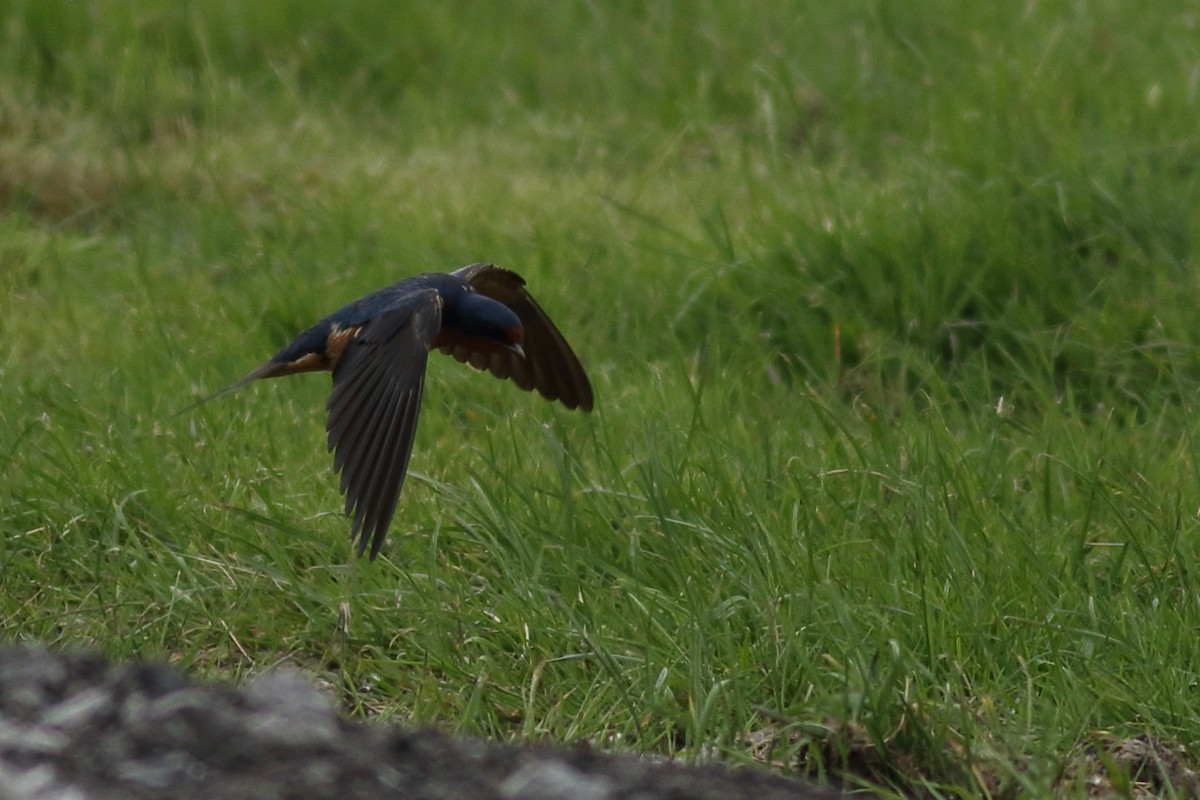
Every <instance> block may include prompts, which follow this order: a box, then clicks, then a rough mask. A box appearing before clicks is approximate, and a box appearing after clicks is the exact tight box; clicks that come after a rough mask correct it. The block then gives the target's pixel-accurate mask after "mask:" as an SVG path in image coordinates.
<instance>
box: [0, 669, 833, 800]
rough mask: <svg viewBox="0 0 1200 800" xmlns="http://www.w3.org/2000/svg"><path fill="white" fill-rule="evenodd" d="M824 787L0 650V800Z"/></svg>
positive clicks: (576, 798) (644, 797) (718, 792)
mask: <svg viewBox="0 0 1200 800" xmlns="http://www.w3.org/2000/svg"><path fill="white" fill-rule="evenodd" d="M834 796H836V795H834V794H833V793H830V792H828V791H826V790H823V789H820V788H814V787H813V786H811V785H810V784H805V783H800V782H798V781H794V780H789V779H786V778H783V777H780V776H777V775H773V774H771V773H769V772H766V771H759V770H752V769H742V770H727V769H724V768H721V767H719V766H716V765H710V766H703V767H694V768H690V767H686V766H683V765H679V764H669V763H667V764H663V763H652V762H649V761H646V760H643V759H639V758H636V757H634V756H615V755H608V754H603V753H597V752H595V751H593V750H591V749H589V748H586V747H575V748H552V747H547V746H530V747H516V746H508V745H496V744H490V743H487V742H481V741H476V740H468V739H457V738H451V737H449V736H447V735H445V734H443V733H440V732H436V731H428V730H423V731H411V730H403V729H399V728H395V727H388V726H382V725H378V726H377V725H364V724H358V723H353V722H349V721H347V720H344V719H341V718H340V717H338V716H337V715H336V714H335V713H334V711H333V709H332V708H331V706H330V704H329V702H328V700H327V699H326V697H325V696H324V695H322V694H321V693H320V692H318V691H317V690H316V689H314V688H313V687H312V686H311V685H310V684H309V683H308V682H307V681H305V680H304V679H302V678H301V677H299V676H298V675H296V674H293V673H286V672H280V673H274V674H269V675H265V676H263V677H260V678H258V679H257V680H255V681H252V682H251V683H248V684H247V685H245V686H243V687H238V688H232V687H227V686H197V685H195V684H193V683H192V682H191V681H189V680H188V679H187V678H186V677H184V676H183V675H182V674H181V673H179V672H178V671H176V670H174V669H170V668H167V667H163V666H158V665H143V664H129V665H120V664H113V663H111V662H109V661H107V660H105V659H103V658H99V657H96V656H88V655H78V654H61V653H51V652H48V651H46V650H43V649H38V648H30V647H7V648H0V800H34V799H35V798H36V799H37V800H43V799H45V800H49V798H71V800H107V799H108V798H113V799H114V800H115V799H116V798H123V799H124V800H139V798H155V799H156V800H190V798H205V800H216V799H219V798H250V797H253V798H304V799H305V800H320V799H321V798H338V800H357V798H363V799H364V800H366V798H371V799H372V800H377V799H378V798H387V797H403V798H408V799H409V800H440V799H441V798H479V799H480V800H487V799H488V798H498V799H499V798H508V799H510V800H515V799H517V798H521V799H523V800H549V799H550V798H572V800H618V799H619V798H630V800H632V798H637V800H661V799H664V798H680V800H682V798H701V799H702V800H703V799H704V798H713V799H714V800H715V798H746V799H747V800H751V798H752V799H753V800H776V799H777V798H778V799H779V800H782V799H783V798H790V799H791V800H796V799H797V798H812V799H813V800H817V799H819V798H829V797H834Z"/></svg>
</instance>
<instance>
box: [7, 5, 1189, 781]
mask: <svg viewBox="0 0 1200 800" xmlns="http://www.w3.org/2000/svg"><path fill="white" fill-rule="evenodd" d="M1158 10H1159V11H1160V12H1161V13H1153V12H1152V11H1145V10H1131V9H1128V8H1126V7H1125V6H1124V5H1122V4H1118V3H1091V4H1081V5H1078V6H1076V7H1073V9H1072V10H1070V11H1060V10H1058V9H1054V8H1051V7H1050V6H1048V5H1037V6H1031V7H1028V8H1025V9H1009V8H1006V7H997V8H994V9H992V8H988V9H984V8H980V9H973V10H970V11H967V10H963V9H960V8H958V7H953V8H952V7H951V6H950V4H937V3H935V4H928V5H926V6H923V7H922V8H920V9H907V10H906V11H905V12H904V13H903V14H900V13H898V12H897V11H896V9H895V8H893V7H892V6H891V5H889V4H886V3H864V4H861V5H855V6H852V7H851V6H836V5H829V4H827V5H823V6H812V7H805V8H802V9H801V11H800V13H795V12H794V11H792V10H789V9H787V8H785V7H784V6H779V7H775V6H766V5H763V6H760V7H757V8H756V11H757V13H744V12H743V11H741V10H738V9H734V8H733V7H726V6H724V5H721V4H716V3H710V4H697V5H695V6H694V7H691V6H689V7H688V10H686V11H685V10H684V7H681V6H666V5H660V4H655V5H649V6H645V7H641V6H635V5H629V6H613V7H598V6H587V5H582V4H579V5H575V4H556V5H553V6H549V7H541V6H538V7H536V8H535V7H532V6H529V7H526V6H518V7H514V9H513V10H510V9H508V8H507V7H504V6H498V5H497V6H493V5H491V4H463V5H457V4H431V5H428V6H412V7H406V10H404V11H403V12H394V11H393V10H392V9H391V6H387V7H384V6H382V5H378V4H370V3H354V4H345V3H336V4H335V3H330V4H320V3H317V4H304V5H303V6H297V5H285V4H274V3H258V4H253V5H251V6H245V7H243V5H237V4H232V3H206V4H203V5H200V4H194V5H186V4H185V5H179V4H166V3H154V2H143V3H132V4H115V3H113V4H108V3H99V4H96V5H94V6H92V7H90V8H82V7H76V6H61V5H59V6H55V5H54V4H41V3H25V4H22V3H17V4H14V5H13V6H11V8H10V10H9V11H8V12H7V19H6V25H5V27H4V34H3V35H4V45H5V46H4V47H3V48H0V52H3V53H4V55H3V56H2V57H0V104H2V107H3V108H4V110H5V113H4V122H3V126H4V133H5V136H4V141H3V144H2V145H0V148H3V149H2V153H0V154H2V155H3V159H2V163H3V166H2V167H0V203H2V204H3V207H4V209H5V212H6V213H5V214H4V216H3V217H2V218H0V254H2V256H3V258H2V259H0V285H2V286H3V288H4V290H5V293H4V296H5V297H6V303H5V306H4V308H3V309H0V334H2V340H3V342H4V349H3V350H2V351H0V380H3V382H4V385H5V387H6V390H7V392H8V393H9V398H10V399H9V402H7V403H6V404H5V405H4V406H3V407H2V408H0V421H2V422H3V425H0V485H2V488H0V498H3V499H2V500H0V526H2V527H0V530H2V531H3V533H4V548H3V552H2V553H0V568H2V569H3V574H4V587H5V592H4V595H3V596H4V600H3V605H0V621H2V622H3V625H4V629H5V630H6V631H8V632H9V636H10V637H11V638H38V639H44V640H49V641H52V642H55V643H59V644H63V645H83V644H86V645H91V646H96V647H99V648H101V649H103V650H104V651H106V652H108V653H109V654H111V655H115V656H134V655H138V656H145V657H156V656H165V657H168V658H171V659H172V660H175V661H179V662H182V663H184V664H187V665H189V666H191V667H194V668H195V669H197V670H199V671H201V672H204V673H207V674H211V675H232V676H242V675H245V674H247V673H250V672H255V671H258V670H261V669H264V668H266V667H267V666H269V665H271V664H273V663H275V662H277V661H280V660H290V661H294V662H297V663H300V664H302V665H305V666H306V667H308V668H311V669H312V670H313V671H314V672H317V673H319V674H321V675H323V676H325V677H327V678H329V679H331V680H333V681H334V682H335V683H336V684H337V685H338V686H339V688H340V689H341V691H342V696H343V697H344V698H345V701H346V703H347V705H348V706H350V707H351V708H353V709H355V710H356V711H357V712H361V713H364V714H371V715H377V716H380V717H385V718H390V717H398V718H401V719H412V720H418V721H422V722H434V723H437V724H441V725H445V726H448V727H452V728H454V729H456V730H461V731H464V732H472V733H483V734H486V735H489V736H494V737H498V738H509V737H526V738H553V739H561V740H573V739H580V738H582V739H588V740H591V741H594V742H597V743H601V744H604V745H606V746H615V747H629V748H636V749H639V750H643V751H661V752H668V753H675V754H682V755H686V756H688V757H697V758H698V757H707V756H708V755H712V754H719V755H721V756H722V757H725V758H729V759H732V760H739V759H749V758H752V757H753V758H760V759H761V758H765V759H768V760H772V761H774V762H777V763H780V764H789V765H791V768H796V769H804V770H807V771H812V772H816V773H820V774H824V775H827V776H837V775H841V774H843V773H845V772H847V771H848V772H850V773H851V774H854V773H856V772H857V774H859V775H860V776H862V777H863V779H864V780H868V781H870V782H871V783H872V784H876V785H879V784H884V785H890V786H893V787H894V788H895V789H896V790H897V791H903V792H910V791H915V790H917V789H922V790H924V791H928V792H941V793H943V794H955V793H958V794H967V793H981V792H990V793H993V794H1001V795H1003V794H1006V793H1007V794H1019V793H1020V792H1022V791H1024V792H1028V793H1031V794H1035V795H1036V794H1045V793H1046V792H1048V791H1050V790H1051V788H1052V787H1054V786H1059V788H1060V789H1061V791H1063V792H1064V793H1071V791H1073V790H1074V789H1075V788H1077V787H1075V785H1074V784H1073V783H1071V781H1070V780H1069V779H1064V778H1063V776H1064V775H1069V769H1068V765H1069V763H1070V762H1071V759H1072V758H1073V753H1075V752H1076V748H1077V747H1078V746H1079V745H1080V743H1082V742H1090V741H1092V740H1093V739H1094V736H1095V734H1096V733H1097V732H1115V735H1118V736H1120V735H1134V734H1140V733H1143V732H1150V733H1152V734H1154V735H1155V736H1158V737H1161V738H1163V739H1165V740H1168V741H1172V742H1177V743H1179V744H1182V745H1184V746H1191V745H1193V744H1194V741H1195V738H1196V735H1197V722H1196V721H1197V708H1196V704H1195V702H1194V700H1193V699H1192V695H1193V694H1194V692H1192V691H1190V690H1191V688H1192V687H1193V686H1194V682H1195V669H1194V664H1195V663H1197V656H1198V655H1200V654H1198V653H1197V652H1196V649H1197V645H1196V643H1195V637H1194V635H1193V632H1194V631H1195V629H1196V625H1197V619H1196V603H1195V597H1196V594H1195V587H1194V586H1193V576H1192V572H1191V568H1190V565H1191V564H1192V563H1195V562H1196V556H1197V552H1196V545H1195V543H1194V539H1195V537H1194V535H1193V534H1194V528H1195V509H1196V508H1198V507H1200V491H1198V490H1200V486H1198V478H1197V468H1196V465H1197V458H1196V453H1197V448H1196V444H1195V425H1194V424H1193V422H1192V420H1191V415H1190V414H1189V410H1190V406H1191V404H1192V403H1193V402H1194V400H1195V397H1196V393H1197V373H1198V371H1197V366H1198V365H1197V356H1196V353H1197V348H1196V341H1195V334H1194V333H1193V330H1194V325H1192V317H1193V314H1192V309H1193V308H1194V306H1195V297H1196V290H1197V287H1196V282H1195V275H1194V270H1193V266H1194V265H1193V263H1192V261H1193V259H1192V256H1191V252H1192V248H1193V244H1194V241H1195V236H1196V219H1195V214H1194V209H1195V208H1196V205H1197V204H1196V200H1197V188H1198V187H1197V183H1196V177H1195V173H1194V169H1193V168H1192V164H1194V162H1195V160H1196V155H1197V152H1196V151H1197V145H1198V142H1197V139H1196V136H1195V133H1194V130H1193V128H1194V117H1195V107H1196V102H1197V98H1196V88H1195V81H1194V72H1195V69H1196V66H1195V65H1196V64H1197V63H1198V62H1197V57H1198V53H1197V48H1196V46H1195V45H1194V44H1193V43H1191V41H1190V39H1188V37H1186V36H1184V35H1180V34H1179V33H1178V32H1177V29H1179V26H1183V28H1184V29H1186V26H1187V25H1188V24H1189V22H1188V20H1189V19H1191V17H1189V16H1188V15H1189V14H1192V15H1193V16H1194V13H1195V10H1194V9H1190V10H1189V9H1188V8H1183V9H1179V8H1178V7H1176V6H1173V5H1172V6H1169V7H1168V6H1167V5H1165V4H1164V5H1163V6H1162V8H1160V9H1158ZM60 18H61V20H62V22H61V24H60V23H59V22H58V21H57V20H59V19H60ZM52 21H54V24H51V22H52ZM1191 24H1194V20H1192V23H1191ZM1151 43H1157V44H1151ZM479 259H487V260H495V261H497V262H499V263H502V264H506V265H508V266H511V267H514V268H516V269H518V270H519V271H521V272H522V273H523V274H525V275H526V277H528V278H529V280H530V285H531V287H533V288H534V290H535V291H536V293H537V296H538V297H539V299H540V300H541V301H542V302H543V305H545V307H546V308H547V309H548V310H549V311H550V313H551V314H552V315H553V316H554V318H555V319H556V320H557V321H559V323H560V324H561V327H562V328H563V330H564V331H566V332H567V333H568V335H569V336H570V338H571V339H572V341H573V342H574V343H575V345H576V346H577V348H578V349H579V351H580V352H581V354H582V355H583V357H584V360H585V363H586V364H587V366H588V367H589V370H590V372H591V374H592V375H593V378H594V380H595V383H596V384H597V393H598V400H599V402H598V411H597V413H596V414H595V415H593V416H592V417H590V418H584V417H582V416H578V415H571V414H567V413H563V412H560V411H558V410H557V409H554V408H552V407H549V406H548V405H546V404H544V403H541V402H540V401H539V400H537V399H536V398H530V397H525V396H522V395H520V393H518V392H515V391H514V390H513V389H512V388H511V387H506V386H502V385H499V384H497V383H496V382H494V381H491V380H489V379H486V378H483V377H481V376H478V375H474V374H470V372H469V371H467V370H464V369H462V368H461V367H460V366H458V365H455V364H452V363H444V360H436V361H435V363H433V364H431V366H430V380H429V388H428V390H427V396H426V399H425V416H424V418H423V420H422V425H421V432H420V435H419V441H418V444H417V449H416V451H415V454H414V462H413V467H414V475H413V476H411V477H410V482H409V485H408V487H407V488H406V491H405V495H404V498H403V500H402V506H401V511H400V514H399V516H398V518H397V521H396V523H395V525H394V528H393V535H392V541H391V544H390V547H389V549H388V550H387V551H386V554H385V556H384V558H383V559H381V560H380V562H378V563H376V564H374V565H370V566H368V565H366V564H358V563H355V562H353V561H352V560H351V558H350V548H349V543H348V541H347V540H346V538H345V537H346V531H347V524H346V521H345V520H344V519H343V518H342V517H341V516H340V515H339V514H338V513H337V510H338V509H339V508H340V507H341V502H340V498H338V497H337V493H336V481H335V480H334V478H333V476H332V475H330V473H329V465H328V457H327V455H326V454H325V452H324V442H323V432H322V421H323V416H322V414H323V405H324V400H325V392H326V390H327V383H326V380H327V379H325V378H323V377H319V376H306V377H303V378H297V379H294V380H290V381H288V382H268V383H265V384H262V385H260V386H257V387H254V388H252V389H248V390H246V391H244V392H243V393H242V394H241V395H238V396H235V397H231V398H225V399H223V400H222V401H220V402H219V403H216V404H212V405H209V406H205V407H203V408H201V409H199V410H197V412H195V413H194V414H192V415H189V416H187V417H184V418H180V419H175V420H170V419H168V415H169V414H170V413H171V412H172V411H174V410H175V409H177V408H179V407H181V406H182V405H185V404H186V402H187V401H188V400H189V399H190V398H192V397H193V396H196V395H199V394H201V393H203V392H207V391H211V390H213V389H215V388H217V387H218V386H219V385H222V384H224V383H227V382H228V381H230V380H232V379H233V378H235V377H237V376H238V375H241V374H243V373H244V372H245V371H247V370H248V369H249V368H251V367H252V366H254V365H255V364H257V363H258V362H260V361H261V360H262V359H264V358H266V357H267V356H269V355H270V354H271V353H272V352H273V351H274V350H275V349H276V348H277V347H278V346H279V345H280V344H281V343H282V342H284V341H286V340H287V339H288V338H289V337H290V336H291V335H292V334H294V333H295V332H296V331H298V330H300V329H302V328H303V327H305V326H307V325H308V324H310V323H311V322H312V321H313V320H314V319H317V318H319V317H320V316H321V315H323V314H324V313H326V312H328V311H329V310H330V309H332V308H335V307H337V306H339V305H341V304H342V303H344V302H345V301H347V300H350V299H353V298H354V297H356V296H358V295H360V294H362V293H365V292H366V291H368V290H370V289H373V288H376V287H378V286H380V285H384V284H386V283H388V282H390V281H392V280H395V279H397V278H399V277H402V276H404V275H407V274H410V273H412V272H416V271H420V270H423V269H435V268H436V269H441V268H446V269H449V268H453V267H455V266H458V265H460V264H463V263H467V262H470V261H473V260H479ZM764 732H766V733H769V734H770V736H771V737H773V738H772V739H771V741H773V742H774V744H773V748H772V749H773V752H769V753H767V754H765V755H764V754H763V753H761V752H756V751H755V748H754V747H753V746H752V741H762V737H761V734H763V733H764ZM756 734H757V735H760V736H759V738H758V739H757V740H755V739H754V735H756ZM748 736H750V739H748V738H747V737H748ZM864 764H866V766H864ZM1115 780H1116V779H1115V778H1114V781H1115ZM1117 782H1118V783H1119V781H1117Z"/></svg>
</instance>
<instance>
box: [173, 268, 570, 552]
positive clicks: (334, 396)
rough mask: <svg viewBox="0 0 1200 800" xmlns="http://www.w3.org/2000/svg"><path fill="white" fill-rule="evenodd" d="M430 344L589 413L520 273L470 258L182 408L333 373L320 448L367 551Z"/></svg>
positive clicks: (402, 464) (394, 476)
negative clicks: (260, 383)
mask: <svg viewBox="0 0 1200 800" xmlns="http://www.w3.org/2000/svg"><path fill="white" fill-rule="evenodd" d="M433 349H438V350H440V351H442V352H443V353H446V354H448V355H451V356H453V357H454V358H456V359H458V360H459V361H461V362H463V363H464V364H470V365H471V366H472V367H474V368H475V369H478V370H487V371H488V372H491V373H492V374H493V375H495V376H496V377H497V378H501V379H508V380H511V381H512V382H513V383H515V384H517V386H519V387H521V388H522V389H524V390H525V391H534V390H536V391H537V392H538V393H539V394H541V395H542V396H543V397H545V398H546V399H547V400H557V401H559V402H560V403H562V404H563V405H564V406H566V407H567V408H572V409H573V408H578V409H581V410H583V411H591V410H592V386H591V384H590V383H589V382H588V377H587V373H585V372H584V370H583V366H582V365H581V364H580V363H579V359H578V357H576V355H575V352H574V351H573V350H571V346H570V345H569V344H567V340H566V339H564V338H563V335H562V334H561V333H559V331H558V328H556V327H555V326H554V323H553V322H551V321H550V318H549V317H547V316H546V313H545V312H544V311H542V309H541V307H540V306H539V305H538V304H537V302H536V301H535V300H534V299H533V297H532V296H531V295H530V294H529V292H527V291H526V290H525V279H524V278H522V277H521V276H520V275H518V274H517V273H515V272H513V271H511V270H507V269H504V268H503V267H498V266H496V265H494V264H471V265H469V266H466V267H463V268H462V269H459V270H455V271H454V272H451V273H440V272H431V273H426V274H423V275H415V276H413V277H411V278H406V279H405V280H402V281H400V282H399V283H396V284H393V285H391V286H389V287H387V288H386V289H380V290H379V291H377V292H374V293H372V294H369V295H367V296H366V297H363V298H361V299H359V300H355V301H354V302H353V303H350V304H349V305H347V306H345V307H344V308H341V309H339V310H337V311H335V312H333V313H332V314H330V315H329V316H328V317H326V318H325V319H323V320H321V321H320V322H318V323H317V324H316V325H313V326H312V327H311V328H309V329H308V330H306V331H304V332H303V333H301V334H300V335H299V336H297V337H296V338H295V339H293V340H292V342H291V343H290V344H289V345H287V346H286V347H284V348H283V349H282V350H280V351H279V352H278V353H276V354H275V355H274V356H273V357H272V358H271V359H270V360H269V361H267V362H266V363H265V364H263V365H262V366H260V367H259V368H258V369H255V370H254V371H252V372H251V373H250V374H248V375H246V376H245V377H244V378H242V379H241V380H239V381H237V382H236V383H234V384H233V385H231V386H228V387H226V388H225V389H222V390H221V391H219V392H217V393H215V394H212V395H210V396H208V397H205V398H204V399H202V400H200V401H198V402H196V403H193V404H192V405H190V406H188V407H187V408H185V409H183V411H187V410H189V409H192V408H195V407H196V406H198V405H201V404H202V403H206V402H208V401H209V400H212V399H214V398H216V397H219V396H221V395H223V394H226V393H228V392H232V391H233V390H235V389H238V388H240V387H242V386H245V385H246V384H247V383H250V382H251V381H256V380H259V379H261V378H276V377H279V376H282V375H294V374H296V373H298V372H312V371H317V370H330V371H332V372H333V391H332V392H331V393H330V395H329V401H328V403H327V404H326V406H327V408H328V410H329V417H328V420H327V421H326V423H325V429H326V431H327V433H328V445H329V449H330V450H331V451H333V467H334V470H336V471H339V472H341V491H342V493H343V494H344V495H345V496H346V514H347V515H350V516H351V518H352V520H353V521H352V523H351V528H350V538H351V539H357V540H358V554H359V555H360V556H361V555H362V554H363V552H364V551H365V550H366V548H367V544H368V542H369V543H370V545H371V558H372V559H374V558H375V556H377V555H378V554H379V550H380V548H381V547H383V541H384V537H385V536H386V534H387V529H388V525H389V524H390V523H391V521H392V515H393V514H394V513H395V511H396V502H397V500H398V499H399V497H400V487H401V486H403V484H404V475H405V473H406V472H407V470H408V458H409V455H410V454H411V453H412V445H413V439H414V437H415V436H416V431H417V418H418V416H419V415H420V411H421V393H422V390H423V388H424V385H425V364H426V360H427V358H428V356H429V352H430V351H431V350H433ZM183 411H181V412H179V413H183Z"/></svg>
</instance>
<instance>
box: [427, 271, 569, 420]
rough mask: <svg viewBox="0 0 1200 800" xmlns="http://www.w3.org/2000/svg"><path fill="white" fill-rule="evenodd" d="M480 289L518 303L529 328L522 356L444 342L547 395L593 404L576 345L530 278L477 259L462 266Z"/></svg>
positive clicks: (465, 358) (480, 365)
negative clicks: (529, 286) (528, 285)
mask: <svg viewBox="0 0 1200 800" xmlns="http://www.w3.org/2000/svg"><path fill="white" fill-rule="evenodd" d="M453 274H454V275H456V276H458V277H460V278H462V279H463V280H465V281H466V282H467V283H469V284H470V285H471V288H473V289H474V290H475V291H477V292H479V293H480V294H481V295H484V296H485V297H490V298H491V299H493V300H496V301H497V302H500V303H503V304H504V305H506V306H508V307H509V308H510V309H512V311H513V313H514V314H516V315H517V317H518V318H520V320H521V325H522V326H523V327H524V328H525V338H524V340H523V341H522V342H521V347H522V349H524V351H525V357H524V358H522V357H521V355H520V354H519V353H516V352H513V351H511V350H501V351H499V352H493V353H484V352H480V351H478V350H472V349H471V348H469V347H467V346H465V345H462V344H453V345H448V346H446V347H442V348H440V349H441V351H442V352H443V353H446V354H448V355H451V356H454V357H455V358H456V359H458V360H459V361H461V362H463V363H464V364H470V365H471V366H473V367H475V368H476V369H480V370H484V369H485V370H487V371H488V372H491V373H492V374H493V375H495V376H496V377H497V378H501V379H505V378H507V379H510V380H512V381H513V382H514V383H515V384H517V386H520V387H521V388H522V389H524V390H525V391H527V392H528V391H533V390H537V392H538V393H539V394H541V395H542V396H543V397H545V398H546V399H547V400H558V401H559V402H561V403H562V404H563V405H565V406H566V407H567V408H579V409H582V410H583V411H591V410H592V385H591V383H590V382H589V381H588V377H587V373H586V372H584V371H583V365H582V364H580V363H579V358H578V357H577V356H576V355H575V351H573V350H572V349H571V346H570V345H569V344H567V340H566V339H564V338H563V335H562V334H561V333H559V331H558V328H556V327H555V326H554V323H553V322H551V321H550V318H549V317H547V316H546V312H544V311H542V308H541V306H539V305H538V304H537V302H536V301H535V300H534V299H533V297H532V296H530V294H529V292H528V291H526V290H525V279H524V278H522V277H521V276H520V275H518V274H517V273H515V272H513V271H511V270H507V269H504V268H503V267H497V266H496V265H494V264H471V265H470V266H466V267H463V268H462V269H459V270H456V271H455V272H454V273H453Z"/></svg>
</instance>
